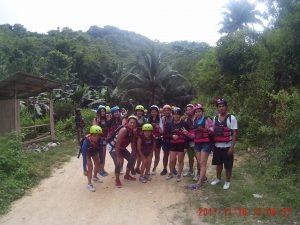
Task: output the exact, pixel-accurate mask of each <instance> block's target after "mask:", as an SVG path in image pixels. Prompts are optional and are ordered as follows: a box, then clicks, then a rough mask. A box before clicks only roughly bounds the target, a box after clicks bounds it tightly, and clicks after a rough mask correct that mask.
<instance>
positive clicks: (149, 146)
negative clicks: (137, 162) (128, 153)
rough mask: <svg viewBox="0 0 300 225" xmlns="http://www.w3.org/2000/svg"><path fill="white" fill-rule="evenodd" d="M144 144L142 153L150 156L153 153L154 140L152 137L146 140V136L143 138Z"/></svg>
mask: <svg viewBox="0 0 300 225" xmlns="http://www.w3.org/2000/svg"><path fill="white" fill-rule="evenodd" d="M141 139H142V143H141V150H142V153H144V154H148V153H150V152H151V151H152V148H153V143H154V138H153V136H151V137H150V138H146V137H145V136H144V135H142V136H141Z"/></svg>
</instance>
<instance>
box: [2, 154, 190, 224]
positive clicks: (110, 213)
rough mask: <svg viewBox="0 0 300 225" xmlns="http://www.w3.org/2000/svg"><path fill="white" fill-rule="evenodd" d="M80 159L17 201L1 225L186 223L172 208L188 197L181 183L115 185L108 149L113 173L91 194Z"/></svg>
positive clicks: (158, 178)
mask: <svg viewBox="0 0 300 225" xmlns="http://www.w3.org/2000/svg"><path fill="white" fill-rule="evenodd" d="M186 158H187V157H186ZM81 161H82V160H81V158H80V160H78V159H77V158H75V157H74V158H72V159H71V161H70V162H68V163H66V164H65V165H64V166H63V167H62V168H59V169H56V170H55V171H54V172H53V174H52V176H51V177H50V178H48V179H45V180H44V181H42V183H41V184H40V185H39V186H37V187H36V188H34V189H33V190H32V191H31V192H30V193H29V194H27V195H26V196H25V197H23V198H22V199H20V200H18V201H16V202H15V203H14V204H13V206H12V209H11V211H10V212H9V213H8V214H7V215H5V216H3V217H2V218H0V224H3V225H19V224H22V225H26V224H28V225H56V224H57V225H61V224H64V225H69V224H72V225H76V224H80V225H82V224H84V225H86V224H113V225H118V224H130V225H134V224H143V225H147V224H182V222H180V220H178V216H177V220H176V221H175V220H174V218H176V216H175V217H174V213H171V211H172V208H174V207H176V205H177V204H180V203H181V202H184V201H185V200H186V199H185V194H184V188H183V185H184V183H183V182H179V183H177V182H176V181H175V179H173V180H170V181H166V180H165V179H164V177H162V176H160V175H155V176H152V178H153V180H152V181H151V182H148V183H147V184H142V183H140V182H139V181H134V182H129V181H124V180H123V179H122V181H123V188H121V189H118V188H115V187H114V176H113V170H114V167H113V162H112V160H111V158H110V155H109V154H108V155H107V165H106V169H107V171H108V172H109V173H110V175H109V176H108V177H105V178H104V179H103V180H104V183H97V184H96V185H95V187H96V192H94V193H92V192H90V191H88V190H87V188H86V182H87V181H86V178H85V177H84V176H83V175H82V164H81ZM160 164H161V162H160ZM160 166H161V165H160ZM158 171H161V167H159V168H158Z"/></svg>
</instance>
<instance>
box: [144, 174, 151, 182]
mask: <svg viewBox="0 0 300 225" xmlns="http://www.w3.org/2000/svg"><path fill="white" fill-rule="evenodd" d="M144 178H145V179H146V180H147V181H151V180H152V178H151V177H150V175H146V176H144Z"/></svg>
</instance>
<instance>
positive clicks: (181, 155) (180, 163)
mask: <svg viewBox="0 0 300 225" xmlns="http://www.w3.org/2000/svg"><path fill="white" fill-rule="evenodd" d="M177 155H178V175H180V176H181V174H182V170H183V165H184V162H183V161H184V152H177Z"/></svg>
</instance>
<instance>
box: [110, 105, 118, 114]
mask: <svg viewBox="0 0 300 225" xmlns="http://www.w3.org/2000/svg"><path fill="white" fill-rule="evenodd" d="M117 111H120V108H119V106H114V107H112V108H111V109H110V112H111V113H114V112H117Z"/></svg>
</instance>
